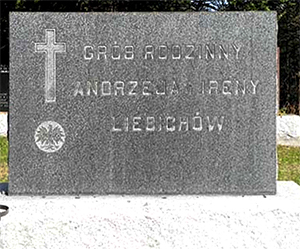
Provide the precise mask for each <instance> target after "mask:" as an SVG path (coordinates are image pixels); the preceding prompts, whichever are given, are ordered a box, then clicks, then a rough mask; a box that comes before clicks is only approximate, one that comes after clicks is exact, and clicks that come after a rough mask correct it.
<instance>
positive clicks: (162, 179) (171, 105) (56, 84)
mask: <svg viewBox="0 0 300 249" xmlns="http://www.w3.org/2000/svg"><path fill="white" fill-rule="evenodd" d="M276 36H277V27H276V13H275V12H241V13H238V12H233V13H21V12H17V13H11V14H10V150H9V153H10V154H9V164H10V166H9V167H10V185H9V193H10V194H14V195H16V194H33V195H52V194H110V193H113V194H124V193H125V194H199V193H204V194H211V193H216V194H243V195H244V194H245V195H247V194H275V192H276V119H275V106H276V100H275V96H276V86H275V84H276V60H275V58H276Z"/></svg>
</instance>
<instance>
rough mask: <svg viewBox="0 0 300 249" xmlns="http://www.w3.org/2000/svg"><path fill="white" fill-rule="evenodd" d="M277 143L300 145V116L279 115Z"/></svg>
mask: <svg viewBox="0 0 300 249" xmlns="http://www.w3.org/2000/svg"><path fill="white" fill-rule="evenodd" d="M276 134H277V144H280V145H288V146H300V116H298V115H283V116H277V132H276Z"/></svg>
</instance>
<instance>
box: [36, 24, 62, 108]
mask: <svg viewBox="0 0 300 249" xmlns="http://www.w3.org/2000/svg"><path fill="white" fill-rule="evenodd" d="M45 33H46V40H45V43H35V52H42V53H46V60H45V102H46V103H51V102H55V101H56V53H64V52H66V44H65V43H56V42H55V29H46V30H45Z"/></svg>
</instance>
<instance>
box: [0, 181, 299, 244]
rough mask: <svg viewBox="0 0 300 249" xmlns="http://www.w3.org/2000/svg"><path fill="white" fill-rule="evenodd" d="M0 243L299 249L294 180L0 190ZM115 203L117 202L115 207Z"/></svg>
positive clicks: (296, 191) (296, 193) (296, 188)
mask: <svg viewBox="0 0 300 249" xmlns="http://www.w3.org/2000/svg"><path fill="white" fill-rule="evenodd" d="M0 203H2V204H5V205H7V206H9V208H10V212H9V213H8V214H7V215H6V216H5V217H3V218H2V219H1V223H0V224H1V226H0V232H1V233H0V248H5V249H16V248H17V249H19V248H38V249H51V248H76V249H85V248H93V249H94V248H110V249H111V248H157V249H158V248H163V249H165V248H167V249H169V248H172V249H173V248H178V249H181V248H189V249H199V248H222V249H232V248H236V249H253V248H259V249H262V248H268V249H269V248H271V249H291V248H293V249H299V248H300V236H299V234H300V226H299V223H300V186H299V185H297V184H296V183H295V182H282V181H280V182H278V191H277V194H276V195H273V196H267V197H266V198H264V197H263V196H244V197H241V196H201V195H200V196H198V195H197V196H195V195H188V196H168V197H167V198H162V197H161V196H114V195H110V196H81V197H80V198H79V199H78V198H74V196H47V197H45V198H42V197H40V196H34V197H28V196H1V195H0ZM120 207H121V208H120Z"/></svg>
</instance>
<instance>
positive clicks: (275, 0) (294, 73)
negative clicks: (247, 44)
mask: <svg viewBox="0 0 300 249" xmlns="http://www.w3.org/2000/svg"><path fill="white" fill-rule="evenodd" d="M225 10H230V11H243V10H248V11H262V10H263V11H270V10H273V11H276V12H277V17H278V47H279V48H280V107H281V108H286V109H287V111H288V112H289V113H299V114H300V109H299V105H300V103H299V100H300V97H299V94H300V89H299V88H300V1H299V0H263V1H253V0H252V1H251V0H229V1H228V3H227V6H226V8H225Z"/></svg>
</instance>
